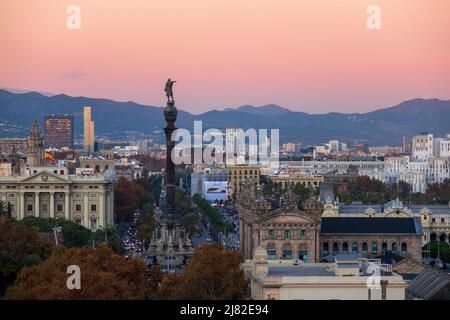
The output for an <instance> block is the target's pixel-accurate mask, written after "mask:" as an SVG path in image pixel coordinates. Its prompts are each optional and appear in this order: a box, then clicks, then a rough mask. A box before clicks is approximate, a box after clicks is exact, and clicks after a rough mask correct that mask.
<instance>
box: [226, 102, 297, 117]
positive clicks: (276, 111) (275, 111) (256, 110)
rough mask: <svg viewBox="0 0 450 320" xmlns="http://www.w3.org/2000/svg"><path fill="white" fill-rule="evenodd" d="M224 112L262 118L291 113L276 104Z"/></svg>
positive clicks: (243, 107)
mask: <svg viewBox="0 0 450 320" xmlns="http://www.w3.org/2000/svg"><path fill="white" fill-rule="evenodd" d="M224 111H239V112H245V113H250V114H257V115H262V116H279V115H282V114H285V113H288V112H292V111H291V110H289V109H287V108H283V107H280V106H277V105H276V104H266V105H264V106H261V107H255V106H252V105H245V106H241V107H239V108H236V109H232V108H228V109H225V110H224Z"/></svg>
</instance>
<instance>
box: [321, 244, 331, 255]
mask: <svg viewBox="0 0 450 320" xmlns="http://www.w3.org/2000/svg"><path fill="white" fill-rule="evenodd" d="M329 253H330V252H329V247H328V242H324V243H323V245H322V255H323V256H327V255H328V254H329Z"/></svg>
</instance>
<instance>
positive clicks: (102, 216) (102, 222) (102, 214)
mask: <svg viewBox="0 0 450 320" xmlns="http://www.w3.org/2000/svg"><path fill="white" fill-rule="evenodd" d="M103 192H104V191H102V192H100V193H99V195H98V198H99V202H98V219H99V221H98V223H97V227H103V228H106V225H107V223H106V221H105V206H104V202H105V198H104V196H103Z"/></svg>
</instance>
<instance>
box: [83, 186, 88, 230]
mask: <svg viewBox="0 0 450 320" xmlns="http://www.w3.org/2000/svg"><path fill="white" fill-rule="evenodd" d="M83 218H84V222H83V226H84V227H85V228H89V192H85V193H84V210H83Z"/></svg>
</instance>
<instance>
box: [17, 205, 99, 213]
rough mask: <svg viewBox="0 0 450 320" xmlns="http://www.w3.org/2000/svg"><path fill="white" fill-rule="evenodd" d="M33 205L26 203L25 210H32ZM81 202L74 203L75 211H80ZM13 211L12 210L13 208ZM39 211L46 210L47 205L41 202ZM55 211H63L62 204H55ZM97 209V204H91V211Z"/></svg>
mask: <svg viewBox="0 0 450 320" xmlns="http://www.w3.org/2000/svg"><path fill="white" fill-rule="evenodd" d="M33 208H34V205H32V204H28V205H27V212H33V211H34V210H33ZM81 208H82V206H81V204H76V205H75V211H76V212H81ZM13 211H14V210H13ZM40 211H41V212H48V205H47V204H45V203H43V204H41V210H40ZM56 211H57V212H63V205H62V204H57V205H56ZM96 211H97V205H96V204H91V212H96Z"/></svg>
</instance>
